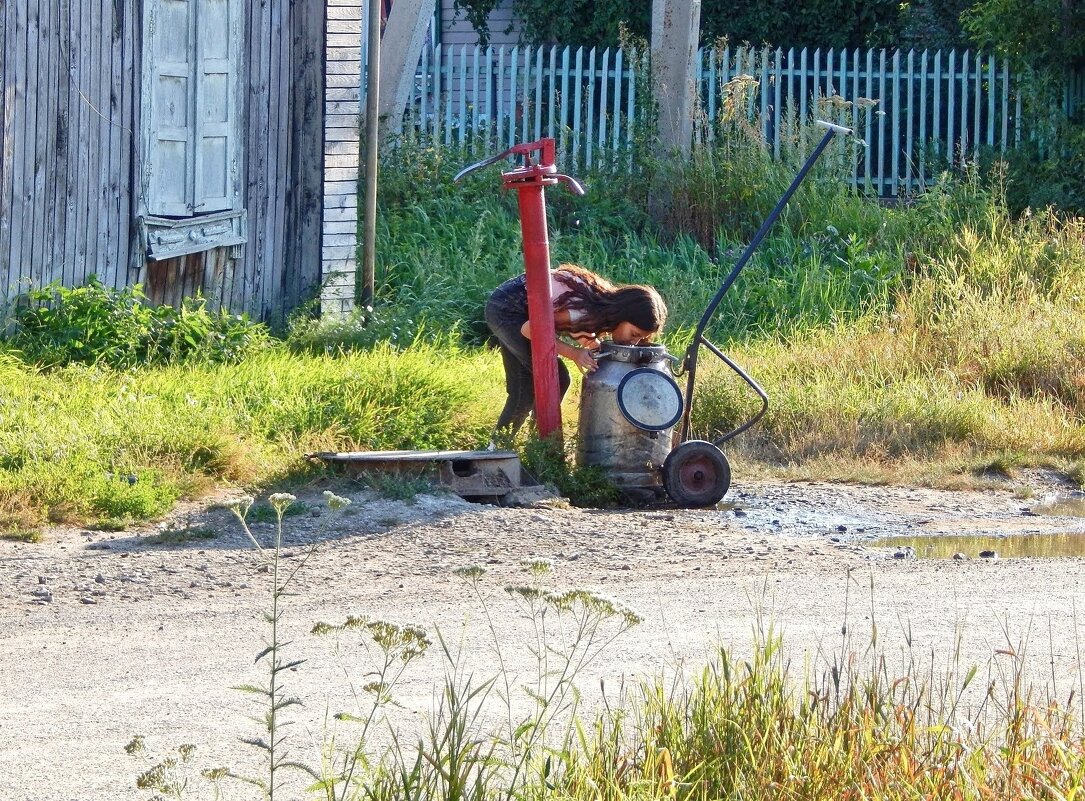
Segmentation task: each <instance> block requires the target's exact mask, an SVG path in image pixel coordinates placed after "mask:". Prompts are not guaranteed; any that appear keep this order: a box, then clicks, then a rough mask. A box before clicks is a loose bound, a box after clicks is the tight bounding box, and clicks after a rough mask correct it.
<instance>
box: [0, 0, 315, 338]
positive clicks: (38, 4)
mask: <svg viewBox="0 0 1085 801" xmlns="http://www.w3.org/2000/svg"><path fill="white" fill-rule="evenodd" d="M245 9H246V10H245V15H246V19H245V27H246V39H245V41H246V46H247V53H246V56H247V61H248V64H249V75H248V92H247V97H246V99H245V109H244V111H245V116H244V122H243V131H244V132H245V137H246V142H245V159H244V170H245V189H244V204H245V207H246V209H247V212H248V241H247V243H246V244H245V245H243V246H242V247H241V248H240V249H217V250H213V251H207V252H204V253H197V254H192V255H190V256H185V257H180V258H176V259H170V260H164V261H158V262H148V261H146V260H145V259H144V257H143V250H142V246H141V244H140V242H139V241H138V240H139V237H138V231H137V225H136V217H137V214H138V209H139V203H138V200H139V198H138V192H139V189H138V186H139V181H138V175H139V170H138V169H137V159H138V158H139V154H138V152H137V151H138V149H139V140H140V136H139V130H140V128H139V126H140V113H139V107H140V70H141V57H142V53H141V47H142V43H141V39H142V35H143V34H142V31H143V24H142V13H143V0H18V1H17V2H14V3H11V2H9V3H4V4H3V6H2V7H0V59H2V61H0V65H2V68H3V69H2V71H0V120H2V123H3V129H2V133H3V139H2V146H3V149H2V151H0V152H2V156H3V158H2V160H0V301H3V300H5V299H11V298H13V297H16V296H17V295H19V294H22V293H23V292H25V291H26V289H28V288H30V287H39V286H42V285H45V284H48V283H50V282H51V281H61V282H62V283H63V284H65V285H66V286H78V285H79V284H82V283H84V282H85V281H86V279H87V277H88V276H89V275H91V274H96V275H97V276H98V277H99V279H100V280H101V281H102V282H103V283H105V284H107V285H109V286H113V287H117V288H121V287H125V286H129V285H131V284H134V283H137V282H140V283H143V284H144V287H145V291H146V292H147V293H148V296H149V297H151V298H152V299H153V300H155V301H158V302H170V303H177V302H179V301H180V299H181V297H183V296H188V295H191V294H192V293H193V292H195V291H196V290H197V289H199V290H200V291H201V292H202V293H203V294H205V295H206V296H207V297H208V298H209V300H210V301H211V302H212V303H213V304H216V305H217V304H219V303H221V305H222V306H224V307H225V308H228V309H230V310H231V311H234V312H248V313H250V314H252V315H253V316H255V317H258V318H260V319H268V318H274V317H278V316H281V315H282V314H284V313H285V312H286V311H288V310H289V309H291V308H293V307H295V306H296V305H297V304H298V303H299V302H300V301H301V300H303V299H305V298H306V297H310V296H314V295H315V294H316V290H317V287H318V286H319V284H320V276H321V247H322V244H323V243H322V238H323V230H322V229H323V188H324V186H323V185H324V148H323V145H324V113H325V112H324V94H323V93H324V81H323V73H324V62H325V52H324V37H325V13H324V6H323V4H320V3H296V2H291V0H265V1H264V2H251V3H250V2H246V4H245Z"/></svg>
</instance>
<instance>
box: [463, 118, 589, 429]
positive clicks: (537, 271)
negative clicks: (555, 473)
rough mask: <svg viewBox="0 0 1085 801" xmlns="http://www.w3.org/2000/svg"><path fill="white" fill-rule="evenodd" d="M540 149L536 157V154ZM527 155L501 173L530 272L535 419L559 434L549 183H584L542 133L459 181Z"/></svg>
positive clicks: (575, 185)
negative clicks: (515, 206)
mask: <svg viewBox="0 0 1085 801" xmlns="http://www.w3.org/2000/svg"><path fill="white" fill-rule="evenodd" d="M535 153H538V154H539V155H538V158H533V154H535ZM514 155H516V156H523V157H524V163H523V165H522V166H520V167H517V168H516V169H513V170H510V171H508V172H503V173H501V179H502V182H501V185H502V187H503V188H505V189H515V190H516V192H517V197H518V200H519V205H520V230H521V232H522V234H523V240H524V271H525V272H526V273H527V314H528V319H530V320H531V371H532V374H533V376H534V379H535V424H536V426H538V429H539V436H540V437H544V438H545V437H550V436H558V437H560V436H561V392H560V390H559V385H558V355H557V335H556V333H555V331H554V299H553V298H552V297H551V296H550V239H549V236H548V235H547V230H546V196H545V194H544V193H545V189H546V187H548V186H554V185H556V184H558V183H559V182H561V183H565V184H567V185H568V187H569V189H571V190H572V191H573V192H574V193H575V194H577V195H583V194H584V187H583V186H581V185H580V182H579V181H577V180H576V179H575V178H570V177H569V176H568V175H561V174H559V173H558V168H557V167H556V166H555V164H554V155H555V143H554V140H553V139H549V138H548V139H540V140H538V141H537V142H527V143H525V144H521V145H515V146H513V147H510V148H509V149H508V150H506V151H505V152H504V153H498V154H497V155H496V156H491V157H490V158H488V159H486V160H485V161H480V162H478V163H477V164H472V165H471V166H469V167H464V168H463V169H462V170H460V171H459V172H458V173H457V174H456V177H455V178H454V179H453V180H455V181H459V180H461V179H462V178H463V177H464V176H465V175H467V174H469V173H472V172H474V171H475V170H481V169H482V168H483V167H488V166H490V165H491V164H496V163H497V162H499V161H501V160H503V159H507V158H508V157H509V156H514Z"/></svg>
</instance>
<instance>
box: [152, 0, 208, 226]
mask: <svg viewBox="0 0 1085 801" xmlns="http://www.w3.org/2000/svg"><path fill="white" fill-rule="evenodd" d="M153 9H154V10H153V11H152V14H151V18H150V40H151V46H150V56H151V65H150V69H149V70H148V71H147V74H148V76H149V79H150V86H149V87H147V88H148V89H149V90H150V91H149V95H150V117H151V125H150V127H149V131H150V137H149V141H148V142H147V144H148V158H147V161H146V163H147V165H148V170H149V173H150V174H149V176H148V178H149V181H148V189H149V192H148V198H147V205H148V211H149V212H150V213H151V214H162V215H167V216H185V215H188V214H191V213H192V209H191V206H190V203H191V197H192V178H193V166H194V165H193V148H192V144H193V137H194V134H195V125H194V123H195V120H194V117H195V112H196V103H195V87H194V86H193V82H192V74H193V59H194V55H193V54H194V53H195V50H194V48H193V44H194V41H195V32H196V2H195V0H159V2H157V3H155V4H154V6H153Z"/></svg>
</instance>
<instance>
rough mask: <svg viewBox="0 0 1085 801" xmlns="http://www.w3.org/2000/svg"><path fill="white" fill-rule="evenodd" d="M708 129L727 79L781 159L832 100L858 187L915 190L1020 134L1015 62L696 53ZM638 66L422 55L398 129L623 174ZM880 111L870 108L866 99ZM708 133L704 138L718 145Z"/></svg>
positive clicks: (581, 57)
mask: <svg viewBox="0 0 1085 801" xmlns="http://www.w3.org/2000/svg"><path fill="white" fill-rule="evenodd" d="M697 59H698V61H697V80H698V84H699V86H700V95H701V104H702V111H703V115H704V118H705V121H707V122H708V123H711V122H712V121H716V120H718V119H719V115H720V113H721V111H722V108H723V103H724V99H725V97H726V96H727V94H726V89H727V85H728V83H729V82H730V81H732V80H733V79H735V78H736V77H737V76H741V75H745V76H749V78H752V79H753V80H752V81H751V80H749V79H747V80H746V83H748V84H751V85H752V90H751V91H747V93H746V94H745V96H744V97H745V100H744V102H745V104H746V109H745V111H746V114H747V117H748V119H749V120H751V121H754V122H756V124H758V125H759V126H761V129H762V131H763V133H764V136H765V141H766V143H767V146H768V147H771V148H772V149H773V151H774V153H775V154H776V155H779V153H780V148H781V138H782V134H781V132H782V131H783V130H784V129H785V128H786V126H785V124H784V123H785V121H786V120H787V119H789V118H790V119H792V120H793V119H795V115H798V118H799V119H808V118H809V117H811V116H815V112H816V111H817V110H818V109H819V106H820V105H823V104H824V103H825V102H826V101H832V105H834V107H835V108H836V109H837V112H838V114H840V109H841V108H844V109H846V111H844V112H843V113H842V116H843V119H839V117H838V121H843V122H848V119H847V117H848V116H849V115H850V123H851V125H852V126H853V127H855V128H856V129H857V130H858V131H859V132H860V134H861V135H862V136H863V138H864V140H865V142H866V145H867V146H866V148H865V149H863V151H862V154H861V155H860V156H859V158H857V159H855V160H854V167H853V176H852V180H853V182H854V183H855V184H856V185H858V186H862V187H866V188H868V190H869V191H872V192H877V193H878V194H880V195H897V194H900V193H908V192H914V191H916V190H917V189H918V188H919V187H920V186H923V185H925V184H928V183H929V182H930V181H931V180H932V179H933V177H934V176H935V175H936V174H937V173H938V172H940V171H941V170H942V169H945V168H946V167H949V166H955V165H958V166H959V165H960V164H962V163H963V162H964V161H966V160H970V159H972V158H974V157H975V156H976V155H977V154H978V152H979V150H980V149H981V148H984V147H986V148H996V149H998V150H1005V149H1007V148H1009V147H1014V146H1016V145H1017V144H1018V143H1019V142H1020V140H1021V138H1022V135H1023V127H1024V126H1023V120H1022V111H1021V97H1020V93H1019V92H1018V91H1017V87H1016V86H1015V80H1014V76H1012V75H1011V73H1010V69H1009V65H1008V62H1006V61H999V60H996V59H995V58H994V57H992V56H989V55H987V54H983V53H972V52H969V51H967V50H966V51H964V52H958V51H955V50H949V51H936V52H929V51H926V50H924V51H922V52H916V51H908V52H901V51H899V50H892V51H890V50H858V49H856V50H837V51H834V50H831V49H830V50H827V51H822V50H820V49H815V50H810V49H801V50H794V49H791V50H786V51H785V50H780V49H775V50H774V49H769V48H741V47H740V48H734V49H732V48H726V49H723V50H712V49H708V48H703V49H701V50H700V51H699V52H698V56H697ZM638 69H643V60H642V59H640V58H638V57H636V55H635V54H634V55H633V56H630V55H628V54H626V53H623V51H622V50H620V49H609V48H608V49H606V50H603V51H601V52H600V51H597V50H596V49H591V50H585V49H583V48H578V49H576V50H573V49H572V48H569V47H564V48H559V47H556V46H555V47H538V48H536V47H512V48H504V47H500V48H485V49H484V48H481V47H478V46H471V45H465V46H460V47H456V46H450V47H441V46H440V45H438V46H436V47H435V48H433V50H432V51H427V52H425V53H424V54H423V57H422V60H421V63H420V65H419V69H418V73H417V79H416V82H415V87H414V91H413V92H412V95H411V98H410V102H409V105H408V110H407V113H406V115H405V116H404V119H403V123H402V128H401V132H402V133H404V134H408V135H410V134H413V135H414V136H416V137H417V138H418V139H420V140H421V141H422V142H423V143H443V144H445V145H452V144H458V145H462V146H464V147H465V148H467V150H468V151H469V152H471V153H477V154H479V155H480V156H481V155H486V154H489V153H492V152H495V151H497V150H500V149H504V148H506V147H509V146H511V145H512V144H514V143H517V142H526V141H532V140H535V139H539V138H541V137H543V136H549V137H553V138H555V139H557V140H558V142H559V162H558V163H559V166H560V167H561V168H562V169H564V170H566V171H573V170H579V169H585V168H590V167H593V166H597V165H600V164H602V163H608V164H619V165H620V164H627V163H629V162H628V151H629V148H630V146H631V144H632V142H633V137H634V133H635V127H636V124H637V113H638V101H639V100H640V98H638V92H639V91H641V90H642V84H640V83H639V82H638V81H637V70H638ZM871 101H873V102H871ZM713 131H714V126H713V125H712V124H707V125H705V126H704V128H703V132H704V137H706V138H711V136H712V135H713Z"/></svg>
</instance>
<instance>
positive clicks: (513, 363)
mask: <svg viewBox="0 0 1085 801" xmlns="http://www.w3.org/2000/svg"><path fill="white" fill-rule="evenodd" d="M526 322H527V285H526V283H525V281H524V276H522V275H521V276H519V277H517V278H512V279H510V280H508V281H506V282H505V283H503V284H502V285H501V286H499V287H498V288H497V289H495V290H494V291H493V294H492V295H490V299H489V301H488V302H487V303H486V324H487V325H488V326H489V327H490V330H491V331H492V332H493V335H494V336H495V337H496V338H497V342H498V347H499V348H500V350H501V362H502V364H503V365H504V367H505V391H506V392H507V393H508V398H507V399H506V400H505V408H503V409H502V410H501V415H500V416H499V417H498V418H497V425H496V427H495V428H496V430H497V431H502V432H505V431H507V432H508V433H511V434H515V433H516V432H517V431H519V430H520V427H521V426H522V425H523V424H524V421H525V420H527V416H528V415H529V414H530V413H531V411H532V410H533V409H534V408H535V381H534V378H533V376H532V370H531V341H530V340H529V339H528V338H527V337H525V336H524V335H523V334H522V333H520V329H521V328H522V327H523V325H524V323H526ZM570 383H571V379H570V377H569V368H567V367H566V366H565V364H564V362H562V360H561V359H558V385H559V387H560V392H561V397H563V398H564V397H565V393H566V391H568V389H569V384H570Z"/></svg>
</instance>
